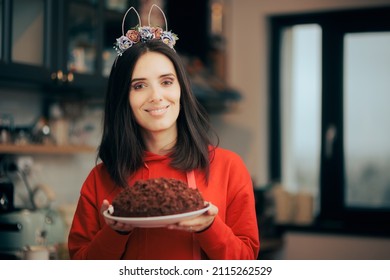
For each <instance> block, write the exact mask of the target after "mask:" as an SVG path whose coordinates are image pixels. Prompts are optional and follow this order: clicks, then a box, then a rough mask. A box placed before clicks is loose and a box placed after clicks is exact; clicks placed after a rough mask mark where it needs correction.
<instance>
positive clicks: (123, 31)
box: [122, 7, 142, 35]
mask: <svg viewBox="0 0 390 280" xmlns="http://www.w3.org/2000/svg"><path fill="white" fill-rule="evenodd" d="M131 10H134V12H135V14H136V15H137V17H138V26H140V27H141V26H142V25H141V17H140V16H139V13H138V12H137V10H136V9H135V8H134V7H130V8H129V9H128V10H127V11H126V13H125V15H124V16H123V19H122V35H125V20H126V17H127V14H128V13H129V12H130V11H131Z"/></svg>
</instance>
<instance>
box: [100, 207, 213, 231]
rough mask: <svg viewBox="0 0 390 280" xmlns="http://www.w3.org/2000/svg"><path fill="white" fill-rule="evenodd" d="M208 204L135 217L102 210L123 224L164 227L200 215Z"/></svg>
mask: <svg viewBox="0 0 390 280" xmlns="http://www.w3.org/2000/svg"><path fill="white" fill-rule="evenodd" d="M210 206H211V205H210V204H208V205H207V206H206V207H205V208H203V209H200V210H196V211H192V212H187V213H183V214H176V215H167V216H158V217H136V218H126V217H117V216H112V215H111V214H110V213H108V210H106V211H104V212H103V215H104V216H105V217H106V218H107V219H111V220H114V221H117V222H121V223H125V224H131V225H133V226H134V227H143V228H156V227H165V226H167V225H170V224H174V223H178V222H181V221H184V220H188V219H192V218H195V217H197V216H199V215H202V214H203V213H204V212H206V211H207V210H209V209H210Z"/></svg>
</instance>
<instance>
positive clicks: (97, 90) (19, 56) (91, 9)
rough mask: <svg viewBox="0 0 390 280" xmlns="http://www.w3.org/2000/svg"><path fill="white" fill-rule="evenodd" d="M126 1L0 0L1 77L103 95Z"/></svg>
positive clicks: (53, 89)
mask: <svg viewBox="0 0 390 280" xmlns="http://www.w3.org/2000/svg"><path fill="white" fill-rule="evenodd" d="M130 2H134V1H107V0H70V1H65V0H58V1H57V0H56V1H54V0H2V1H0V9H1V20H0V22H1V24H2V29H1V30H2V33H3V34H1V35H2V36H1V38H2V39H1V40H2V41H1V52H0V53H1V56H0V82H3V83H7V84H9V83H11V85H12V84H13V83H14V84H20V83H27V84H32V85H34V86H41V87H42V88H44V89H45V90H46V91H49V92H60V93H62V92H64V91H65V92H71V91H72V92H75V91H76V92H85V93H92V94H93V95H101V96H102V95H103V94H104V88H105V85H106V82H107V77H108V74H109V71H110V68H111V65H112V63H113V61H114V59H115V51H114V49H113V43H114V42H115V38H116V37H118V34H119V33H118V32H120V26H121V21H122V17H123V13H124V12H125V10H126V9H127V7H128V6H129V4H130ZM118 3H119V4H120V6H119V5H118ZM114 28H115V29H114Z"/></svg>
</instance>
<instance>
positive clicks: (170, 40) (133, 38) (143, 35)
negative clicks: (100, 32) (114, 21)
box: [114, 4, 179, 56]
mask: <svg viewBox="0 0 390 280" xmlns="http://www.w3.org/2000/svg"><path fill="white" fill-rule="evenodd" d="M154 7H156V8H157V9H159V10H160V12H161V13H162V15H163V17H164V20H165V31H164V30H163V29H162V28H161V27H158V26H151V24H150V14H151V13H152V10H153V8H154ZM131 10H133V11H134V12H135V14H136V15H137V17H138V24H137V25H136V26H135V27H132V28H130V29H129V30H127V31H126V33H125V28H124V24H125V19H126V16H127V14H128V13H129V12H130V11H131ZM150 40H161V41H162V42H164V43H165V44H167V45H168V46H169V47H170V48H171V49H173V50H174V46H175V44H176V41H177V40H179V37H177V35H176V34H174V33H172V32H171V31H168V23H167V18H166V17H165V14H164V12H163V11H162V10H161V8H160V7H159V6H157V5H156V4H153V5H152V6H151V7H150V10H149V16H148V25H147V26H142V25H141V18H140V16H139V14H138V12H137V10H136V9H135V8H134V7H130V8H129V9H128V10H127V11H126V13H125V15H124V16H123V20H122V36H121V37H119V38H117V39H116V42H115V44H114V49H115V50H116V52H117V54H118V56H121V55H122V54H123V53H124V52H125V51H126V50H127V49H128V48H131V47H132V46H133V45H134V44H137V43H139V42H147V41H150Z"/></svg>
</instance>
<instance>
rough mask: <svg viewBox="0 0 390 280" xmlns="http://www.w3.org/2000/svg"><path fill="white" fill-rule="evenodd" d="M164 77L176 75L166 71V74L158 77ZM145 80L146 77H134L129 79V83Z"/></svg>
mask: <svg viewBox="0 0 390 280" xmlns="http://www.w3.org/2000/svg"><path fill="white" fill-rule="evenodd" d="M166 77H176V75H175V74H173V73H168V74H162V75H160V76H159V77H158V78H159V79H161V78H166ZM145 80H147V79H146V78H134V79H132V80H131V81H130V83H134V82H139V81H145Z"/></svg>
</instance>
